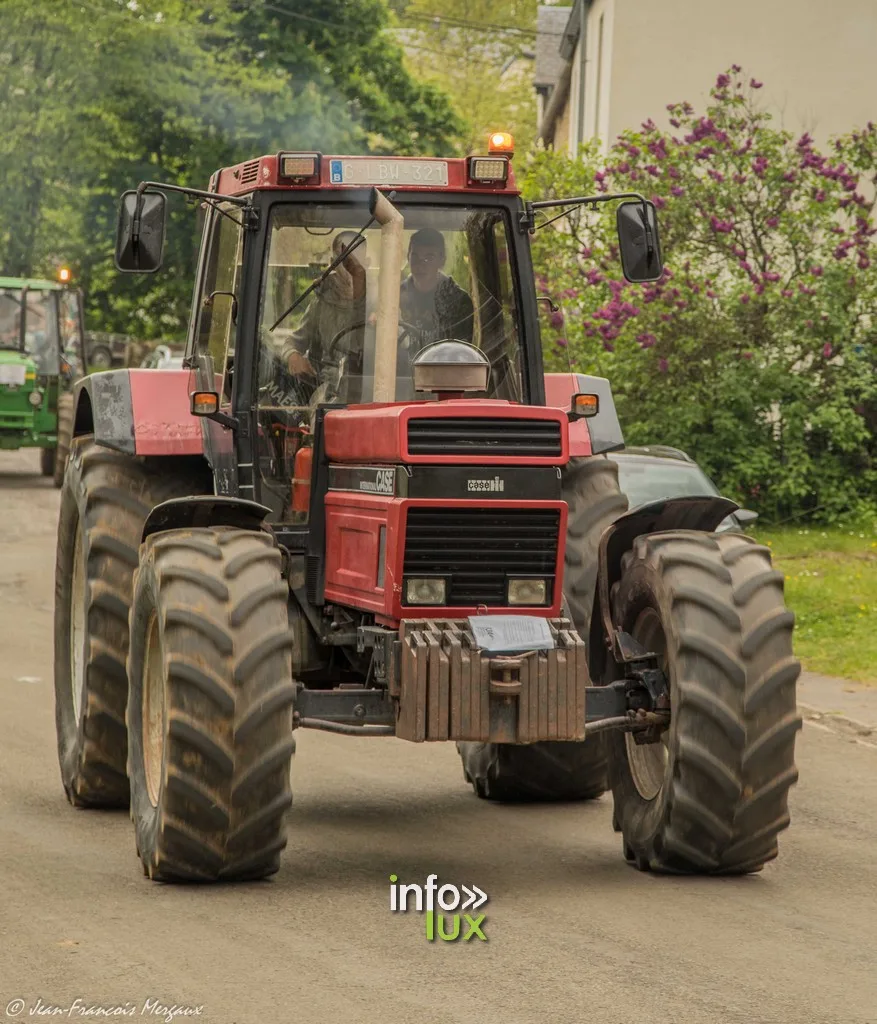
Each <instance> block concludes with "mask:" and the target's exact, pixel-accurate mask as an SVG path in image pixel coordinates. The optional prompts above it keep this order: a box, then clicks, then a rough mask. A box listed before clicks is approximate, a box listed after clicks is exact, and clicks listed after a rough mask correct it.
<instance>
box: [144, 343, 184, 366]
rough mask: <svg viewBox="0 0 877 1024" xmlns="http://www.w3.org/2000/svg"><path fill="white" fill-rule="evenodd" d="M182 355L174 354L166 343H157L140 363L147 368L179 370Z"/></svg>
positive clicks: (181, 363)
mask: <svg viewBox="0 0 877 1024" xmlns="http://www.w3.org/2000/svg"><path fill="white" fill-rule="evenodd" d="M182 365H183V357H182V356H178V355H174V354H173V352H171V350H170V349H169V348H168V347H167V345H157V346H156V347H155V348H154V349H153V350H152V351H151V352H150V353H149V355H148V356H147V357H146V358H145V359H144V360H143V362H142V363H141V364H140V366H141V368H142V369H147V370H179V369H180V368H181V367H182Z"/></svg>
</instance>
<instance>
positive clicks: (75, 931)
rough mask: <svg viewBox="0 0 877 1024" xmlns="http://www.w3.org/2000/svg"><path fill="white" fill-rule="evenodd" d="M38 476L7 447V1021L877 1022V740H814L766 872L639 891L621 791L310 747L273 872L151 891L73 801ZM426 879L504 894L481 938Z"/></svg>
mask: <svg viewBox="0 0 877 1024" xmlns="http://www.w3.org/2000/svg"><path fill="white" fill-rule="evenodd" d="M37 468H38V459H37V456H36V454H35V453H33V452H23V453H14V454H2V453H0V517H2V520H0V521H2V524H3V527H2V531H0V729H2V732H0V1020H3V1019H4V1018H3V1013H4V1007H9V1006H10V1004H13V1005H12V1006H11V1011H16V1012H17V1017H16V1018H15V1019H20V1020H34V1019H40V1018H41V1017H43V1016H48V1015H49V1014H48V1012H47V1011H48V1010H50V1009H51V1008H52V1007H55V1008H56V1009H57V1010H58V1011H61V1012H58V1013H56V1014H54V1016H55V1017H58V1018H59V1019H65V1017H66V1018H67V1019H74V1020H75V1019H96V1016H95V1014H91V1015H90V1016H88V1017H86V1016H84V1015H83V1014H82V1012H81V1011H82V1009H83V1008H87V1007H89V1006H91V1007H95V1008H103V1009H104V1010H107V1009H108V1008H112V1007H113V1006H116V1007H121V1008H123V1009H125V1010H126V1011H127V1013H128V1015H129V1016H131V1017H136V1018H137V1019H153V1020H163V1019H171V1018H170V1015H169V1014H164V1013H163V1012H160V1011H159V1007H160V1005H161V1004H165V1005H171V1004H176V1006H177V1008H178V1009H185V1008H187V1007H188V1008H189V1010H190V1011H191V1015H190V1016H189V1017H184V1016H179V1015H178V1016H176V1017H174V1018H173V1019H174V1020H177V1021H179V1020H187V1019H191V1020H199V1021H205V1022H209V1024H268V1022H275V1021H277V1022H287V1021H288V1022H298V1024H311V1022H313V1024H318V1022H319V1024H372V1022H375V1024H377V1022H382V1024H390V1022H393V1024H395V1022H399V1024H403V1022H405V1024H407V1022H418V1024H464V1022H465V1024H469V1022H478V1024H524V1022H539V1024H542V1022H551V1024H578V1022H584V1021H593V1022H599V1024H652V1022H662V1024H663V1022H674V1024H737V1022H739V1024H762V1022H764V1024H766V1022H772V1024H773V1022H776V1024H797V1022H802V1024H803V1022H807V1024H814V1022H836V1024H859V1022H865V1021H869V1022H877V867H875V861H877V856H875V850H877V746H867V745H865V744H863V743H861V742H859V743H856V742H854V741H852V740H851V739H850V738H848V737H842V736H840V735H837V734H835V733H834V732H831V731H828V730H827V729H826V728H824V727H819V726H818V725H809V724H808V725H806V726H805V728H804V730H803V733H802V734H800V739H799V747H798V763H799V767H800V771H801V781H800V783H799V785H798V786H797V787H796V788H795V789H794V790H793V795H792V828H791V829H790V830H789V831H788V832H786V833H784V834H783V836H782V837H781V845H780V857H779V859H778V860H777V861H774V862H773V863H772V864H770V865H768V866H767V867H766V869H765V870H764V871H763V873H761V874H760V875H754V876H748V877H745V878H740V879H718V880H717V879H697V878H694V879H692V878H682V879H677V878H664V877H657V876H649V875H642V874H639V873H638V872H636V871H635V870H633V869H632V868H629V867H628V866H627V865H626V864H625V863H624V861H623V859H622V857H621V850H620V843H619V837H618V836H617V835H615V834H614V833H613V832H612V828H611V800H610V799H609V798H607V797H604V798H603V799H601V800H600V801H598V802H597V803H595V804H592V805H585V806H562V807H535V808H534V807H531V808H514V807H497V806H491V805H486V804H484V803H482V802H480V801H478V800H476V799H475V797H474V796H473V795H472V794H471V792H470V791H469V790H468V788H467V787H466V786H465V785H464V783H463V779H462V773H461V770H460V767H459V763H458V760H457V755H456V752H455V751H454V749H453V747H452V746H450V745H437V746H428V747H422V748H418V747H416V746H414V745H413V744H406V743H403V742H401V741H396V740H381V739H370V740H357V739H345V738H344V737H333V736H329V735H324V734H318V733H306V734H304V735H301V734H300V735H301V738H300V739H299V747H298V753H297V755H296V761H295V765H294V769H293V775H294V783H295V790H296V803H295V806H294V808H293V810H292V811H291V813H290V819H289V825H290V842H289V847H288V849H287V851H286V853H285V856H284V860H283V866H282V869H281V871H280V872H279V874H278V875H276V876H274V878H273V879H272V880H270V881H267V882H262V883H258V884H250V885H246V886H238V887H209V888H189V887H173V886H162V885H157V884H154V883H150V882H149V881H148V880H147V879H145V878H144V877H143V876H142V873H141V869H140V864H139V861H138V860H137V859H136V855H135V850H134V835H133V829H132V826H131V823H130V821H129V819H128V816H127V814H126V813H124V812H120V813H116V812H112V813H100V812H93V811H76V810H74V809H73V808H71V807H70V806H69V805H68V804H67V803H66V801H65V799H64V795H63V791H62V788H61V783H60V778H59V774H58V766H57V760H56V753H55V731H54V718H53V716H54V709H53V692H52V638H53V626H52V593H53V590H52V588H53V574H54V553H55V520H56V516H57V508H58V492H57V491H55V490H54V489H53V488H52V487H51V485H50V483H48V482H47V481H44V480H42V479H41V478H40V477H39V476H38V475H37V472H36V471H37ZM431 872H435V873H437V874H438V876H439V879H440V881H441V882H446V881H448V882H466V883H474V884H475V885H477V886H479V887H480V888H481V889H482V890H484V891H485V892H486V893H487V894H488V895H489V897H490V899H489V902H488V903H487V905H486V906H485V907H484V908H482V911H484V910H486V911H487V919H486V922H485V924H484V931H485V934H486V936H487V940H488V941H487V942H481V941H479V940H478V938H477V937H475V938H473V939H472V940H470V941H468V942H458V943H441V942H434V943H429V942H427V941H426V937H425V932H424V920H423V917H422V915H419V914H416V913H408V914H398V913H397V914H392V913H391V912H390V909H389V875H390V874H391V873H395V874H397V875H398V876H399V878H400V880H401V881H403V882H406V881H423V879H424V878H425V876H426V875H428V874H429V873H431ZM482 911H479V913H480V912H482ZM77 998H79V999H80V1000H81V1002H80V1003H79V1004H76V1003H75V1000H76V999H77ZM16 999H19V1000H21V1002H22V1003H23V1007H22V1008H19V1006H18V1005H15V1004H14V1001H15V1000H16ZM38 1000H41V1003H38ZM149 1000H152V1002H149ZM199 1006H200V1007H201V1013H200V1015H197V1016H196V1015H195V1010H196V1009H197V1008H198V1007H199ZM39 1007H42V1010H43V1012H42V1013H34V1012H32V1011H33V1010H34V1008H39Z"/></svg>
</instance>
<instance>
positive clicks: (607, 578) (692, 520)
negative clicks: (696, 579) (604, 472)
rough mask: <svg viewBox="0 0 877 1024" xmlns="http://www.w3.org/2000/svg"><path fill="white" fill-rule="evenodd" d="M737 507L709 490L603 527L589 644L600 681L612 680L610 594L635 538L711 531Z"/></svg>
mask: <svg viewBox="0 0 877 1024" xmlns="http://www.w3.org/2000/svg"><path fill="white" fill-rule="evenodd" d="M739 507H740V506H739V505H738V504H737V503H736V502H734V501H731V500H730V498H721V497H718V496H716V495H711V494H710V495H693V496H691V497H682V498H664V499H660V500H658V501H650V502H647V503H646V504H644V505H639V506H637V507H636V508H634V509H631V510H630V511H629V512H625V514H624V515H622V516H619V517H618V518H617V519H616V520H615V522H614V523H612V524H611V525H610V526H609V527H608V528H607V529H606V530H605V531H604V533H603V536H602V537H601V538H600V545H599V548H598V552H597V561H598V565H597V587H596V593H595V594H594V608H593V611H592V612H591V625H590V636H589V642H588V664H589V669H590V672H591V678H592V679H593V680H595V682H596V684H597V685H600V684H601V683H606V682H610V681H611V679H612V678H614V676H613V675H612V674H611V670H612V664H611V663H612V637H613V635H614V632H615V624H614V623H613V621H612V604H611V601H610V594H611V593H612V588H613V586H614V585H615V584H616V583H617V582H618V581H619V580H620V579H621V560H622V558H623V557H624V555H625V554H626V552H628V551H629V550H630V549H631V548H632V547H633V542H634V541H635V540H636V538H637V537H640V536H642V535H643V534H647V533H663V532H664V531H666V530H699V531H703V532H707V533H709V532H712V531H713V530H715V528H716V527H717V526H718V525H719V523H721V521H722V520H723V519H724V518H725V517H726V516H729V515H730V514H731V513H732V512H736V511H737V509H739ZM607 673H608V674H607Z"/></svg>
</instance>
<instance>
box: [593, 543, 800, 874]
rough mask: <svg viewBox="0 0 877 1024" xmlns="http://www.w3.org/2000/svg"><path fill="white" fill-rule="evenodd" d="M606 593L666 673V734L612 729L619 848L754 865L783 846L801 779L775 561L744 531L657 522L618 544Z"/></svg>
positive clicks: (665, 861)
mask: <svg viewBox="0 0 877 1024" xmlns="http://www.w3.org/2000/svg"><path fill="white" fill-rule="evenodd" d="M612 601H613V613H614V621H615V622H616V623H617V625H618V627H619V628H620V629H622V630H624V631H626V632H629V633H630V634H631V635H632V636H633V637H634V638H635V639H637V640H638V641H639V642H640V643H642V644H643V645H644V646H646V647H647V648H648V649H650V650H652V651H654V653H655V654H657V655H659V658H660V659H661V661H662V662H663V666H664V671H665V672H666V673H667V675H668V678H669V683H670V704H671V721H670V726H669V728H668V729H667V730H666V731H665V732H664V734H663V738H662V742H660V743H655V744H646V745H641V746H637V745H636V744H635V743H634V741H633V737H632V736H631V735H630V734H623V733H616V734H611V735H609V736H608V737H607V739H608V747H609V767H610V779H611V783H612V793H613V796H614V800H615V815H616V819H617V822H618V824H619V825H620V828H621V831H622V834H623V842H624V853H625V857H626V858H627V860H628V861H629V862H631V863H633V864H635V865H636V866H637V867H638V868H639V869H640V870H653V871H661V872H671V873H680V874H716V875H719V874H743V873H747V872H751V871H758V870H760V869H761V868H762V866H763V865H764V864H765V863H766V862H767V861H770V860H772V859H773V858H774V857H776V856H777V849H778V847H777V836H778V834H779V833H780V832H781V831H782V830H783V829H785V828H786V827H787V826H788V824H789V811H788V791H789V788H790V787H791V786H792V785H793V784H794V782H795V781H796V780H797V778H798V772H797V769H796V767H795V760H794V748H795V738H796V735H797V732H798V730H799V729H800V728H801V716H800V715H799V714H798V711H797V707H796V700H795V683H796V680H797V678H798V675H799V674H800V664H799V662H798V661H797V660H796V659H795V657H794V655H793V653H792V629H793V624H794V616H793V613H792V612H790V611H788V610H787V609H786V606H785V602H784V599H783V576H782V573H779V572H776V571H774V570H773V569H772V568H771V559H770V552H769V550H768V549H767V548H764V547H761V546H760V545H758V544H757V543H756V542H755V541H754V540H753V539H752V538H751V537H746V536H744V535H729V534H701V533H693V532H688V531H678V532H668V533H659V534H652V535H650V536H643V537H639V538H637V540H636V542H635V544H634V547H633V549H632V550H631V551H629V552H628V553H627V554H626V555H625V557H624V560H623V568H622V576H621V579H620V581H619V582H618V583H617V584H616V585H615V586H614V587H613V595H612Z"/></svg>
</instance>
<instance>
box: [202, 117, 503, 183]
mask: <svg viewBox="0 0 877 1024" xmlns="http://www.w3.org/2000/svg"><path fill="white" fill-rule="evenodd" d="M499 134H503V138H504V139H505V140H508V141H507V142H506V143H504V144H503V148H497V146H495V145H494V144H491V146H490V147H489V150H490V154H489V155H488V156H468V157H457V158H451V159H438V158H432V157H428V158H427V157H409V156H398V157H397V156H380V157H378V156H326V155H324V154H322V153H313V152H309V153H291V152H283V153H275V154H273V155H267V156H260V157H256V158H255V159H254V160H246V161H244V162H243V163H240V164H236V165H235V166H234V167H225V168H222V169H221V170H219V171H217V172H216V173H215V174H214V175H213V177H212V178H211V181H210V191H212V192H217V193H220V194H222V195H228V196H241V195H246V194H247V193H249V192H254V191H257V190H260V191H261V190H284V191H286V190H288V191H295V192H300V191H317V190H319V191H325V190H330V191H336V190H337V191H339V192H343V191H345V190H349V189H355V188H358V189H362V188H371V187H373V186H383V187H385V188H386V187H390V188H393V189H396V190H398V191H400V192H430V193H433V194H435V195H440V194H441V193H443V192H449V193H456V194H460V193H465V194H468V193H472V194H478V193H480V194H482V195H483V194H484V193H491V194H500V195H505V196H517V195H520V190H519V189H518V187H517V185H516V184H515V178H514V172H513V171H512V166H511V158H512V151H511V145H512V143H511V137H510V136H505V135H504V133H498V134H497V136H494V137H493V138H498V137H499Z"/></svg>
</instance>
